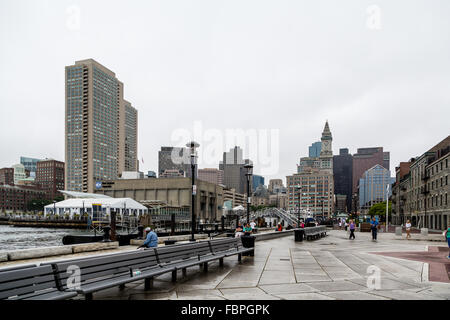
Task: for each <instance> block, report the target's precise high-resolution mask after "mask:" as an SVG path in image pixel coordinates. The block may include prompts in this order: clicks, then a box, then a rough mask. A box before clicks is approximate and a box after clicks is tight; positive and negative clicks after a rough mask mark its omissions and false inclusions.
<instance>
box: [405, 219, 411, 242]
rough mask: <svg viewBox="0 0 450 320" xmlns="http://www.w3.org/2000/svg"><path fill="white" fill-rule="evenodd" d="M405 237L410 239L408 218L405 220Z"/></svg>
mask: <svg viewBox="0 0 450 320" xmlns="http://www.w3.org/2000/svg"><path fill="white" fill-rule="evenodd" d="M405 227H406V239H411V222H410V221H409V220H407V221H406V224H405Z"/></svg>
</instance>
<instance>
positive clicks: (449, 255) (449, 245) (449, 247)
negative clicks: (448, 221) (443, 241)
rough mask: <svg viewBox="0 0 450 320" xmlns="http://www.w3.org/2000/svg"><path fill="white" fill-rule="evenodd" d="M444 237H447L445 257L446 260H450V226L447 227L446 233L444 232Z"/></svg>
mask: <svg viewBox="0 0 450 320" xmlns="http://www.w3.org/2000/svg"><path fill="white" fill-rule="evenodd" d="M445 235H446V237H447V244H448V256H447V258H448V259H450V225H449V226H448V227H447V231H446V232H445Z"/></svg>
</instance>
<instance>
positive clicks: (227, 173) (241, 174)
mask: <svg viewBox="0 0 450 320" xmlns="http://www.w3.org/2000/svg"><path fill="white" fill-rule="evenodd" d="M249 161H250V160H248V159H245V160H244V158H243V151H242V149H241V148H240V147H237V146H236V147H234V148H233V149H231V150H230V151H229V152H224V153H223V161H221V162H220V163H219V169H220V170H223V183H224V185H226V186H227V187H228V188H232V189H235V190H236V192H237V193H241V194H244V193H245V194H247V177H246V175H245V174H246V173H247V170H246V169H245V168H244V165H245V164H246V163H249ZM252 184H253V181H252V180H250V190H251V189H252Z"/></svg>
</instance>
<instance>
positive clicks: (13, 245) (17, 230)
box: [0, 225, 91, 251]
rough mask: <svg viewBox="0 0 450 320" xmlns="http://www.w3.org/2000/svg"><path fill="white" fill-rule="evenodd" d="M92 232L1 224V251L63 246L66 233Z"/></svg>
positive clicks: (81, 233)
mask: <svg viewBox="0 0 450 320" xmlns="http://www.w3.org/2000/svg"><path fill="white" fill-rule="evenodd" d="M69 234H71V235H87V234H91V233H90V232H89V231H86V230H74V229H54V228H26V227H13V226H9V225H0V251H8V250H19V249H29V248H37V247H51V246H62V245H63V243H62V238H63V237H64V236H66V235H69Z"/></svg>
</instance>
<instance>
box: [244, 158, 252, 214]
mask: <svg viewBox="0 0 450 320" xmlns="http://www.w3.org/2000/svg"><path fill="white" fill-rule="evenodd" d="M244 168H245V169H247V173H246V174H245V175H246V176H247V223H250V203H251V201H252V198H251V197H250V177H251V176H252V174H253V165H252V164H251V163H250V162H249V163H247V164H246V165H245V166H244Z"/></svg>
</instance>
